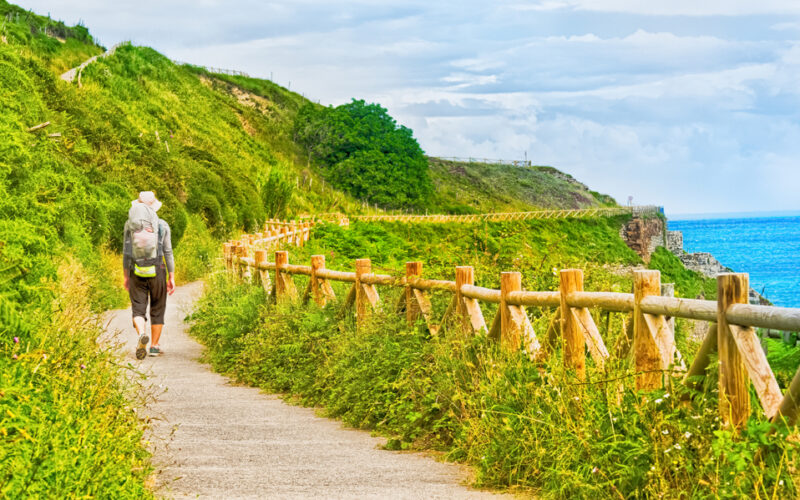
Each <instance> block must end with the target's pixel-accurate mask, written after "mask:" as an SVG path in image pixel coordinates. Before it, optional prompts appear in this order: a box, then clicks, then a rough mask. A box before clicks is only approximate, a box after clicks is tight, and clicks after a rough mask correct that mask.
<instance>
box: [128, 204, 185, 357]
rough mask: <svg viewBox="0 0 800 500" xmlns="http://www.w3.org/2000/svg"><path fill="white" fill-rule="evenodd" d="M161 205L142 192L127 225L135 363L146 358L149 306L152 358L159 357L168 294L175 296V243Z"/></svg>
mask: <svg viewBox="0 0 800 500" xmlns="http://www.w3.org/2000/svg"><path fill="white" fill-rule="evenodd" d="M159 208H161V202H160V201H158V200H157V199H156V196H155V194H153V192H152V191H142V192H141V193H139V198H138V199H136V200H133V201H132V202H131V208H130V210H129V211H128V220H127V222H125V229H124V233H123V240H122V241H123V246H122V267H123V271H124V274H125V289H126V290H128V294H129V295H130V298H131V311H132V313H133V327H134V328H135V329H136V333H137V335H138V336H139V343H138V344H137V346H136V359H144V358H145V356H147V343H148V342H149V341H150V337H148V336H147V331H146V330H145V323H146V320H145V314H146V313H147V303H148V301H149V302H150V332H151V334H152V337H153V339H152V340H153V342H152V344H151V345H150V355H151V356H159V355H160V354H161V352H162V351H161V347H160V346H159V340H160V339H161V331H162V329H163V328H164V311H165V310H166V308H167V294H169V295H172V294H173V292H175V261H174V259H173V257H172V240H171V239H170V229H169V225H168V224H167V223H166V222H165V221H164V220H163V219H159V218H158V215H156V212H158V209H159Z"/></svg>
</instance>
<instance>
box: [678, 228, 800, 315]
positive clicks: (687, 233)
mask: <svg viewBox="0 0 800 500" xmlns="http://www.w3.org/2000/svg"><path fill="white" fill-rule="evenodd" d="M668 227H669V229H671V230H672V229H674V230H678V231H681V232H683V248H684V250H686V251H687V252H709V253H711V254H713V255H714V257H716V258H717V260H718V261H720V262H721V263H722V265H724V266H727V267H729V268H731V269H733V270H734V271H736V272H742V273H749V274H750V286H751V287H752V288H754V289H755V290H756V291H758V292H760V293H762V294H763V295H764V296H765V297H767V298H768V299H769V300H770V301H772V303H774V304H775V305H778V306H783V307H800V216H791V217H760V218H759V217H752V218H729V219H725V218H720V219H696V220H669V223H668Z"/></svg>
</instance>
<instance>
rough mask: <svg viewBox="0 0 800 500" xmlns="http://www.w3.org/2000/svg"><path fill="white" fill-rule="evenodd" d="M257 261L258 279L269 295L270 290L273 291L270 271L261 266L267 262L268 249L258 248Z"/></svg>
mask: <svg viewBox="0 0 800 500" xmlns="http://www.w3.org/2000/svg"><path fill="white" fill-rule="evenodd" d="M255 261H256V276H258V281H259V282H260V283H261V286H262V287H263V288H264V291H265V292H267V295H269V294H270V292H271V291H272V283H270V279H269V272H268V271H267V270H266V269H261V266H263V265H266V264H267V251H266V250H256V254H255Z"/></svg>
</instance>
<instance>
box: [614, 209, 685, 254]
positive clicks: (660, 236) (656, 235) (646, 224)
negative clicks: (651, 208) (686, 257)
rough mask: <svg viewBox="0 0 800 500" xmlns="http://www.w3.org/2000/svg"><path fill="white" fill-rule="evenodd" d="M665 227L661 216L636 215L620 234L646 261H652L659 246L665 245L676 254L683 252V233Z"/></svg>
mask: <svg viewBox="0 0 800 500" xmlns="http://www.w3.org/2000/svg"><path fill="white" fill-rule="evenodd" d="M664 229H665V228H664V221H663V220H662V219H660V218H656V217H653V218H648V219H643V218H641V217H634V218H633V219H631V220H630V221H629V222H628V223H627V224H625V225H624V226H623V227H622V229H621V230H620V236H621V237H622V239H623V240H625V243H627V244H628V246H629V247H630V248H631V249H632V250H633V251H634V252H636V253H638V254H639V256H640V257H642V259H644V261H645V262H649V261H650V256H651V255H652V254H653V252H655V250H656V248H658V247H664V248H666V249H667V250H669V251H670V252H672V253H674V254H675V255H681V254H683V233H681V232H680V231H665V230H664Z"/></svg>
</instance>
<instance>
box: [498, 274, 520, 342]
mask: <svg viewBox="0 0 800 500" xmlns="http://www.w3.org/2000/svg"><path fill="white" fill-rule="evenodd" d="M520 290H522V274H521V273H516V272H504V273H500V311H499V313H500V345H502V346H505V347H506V348H507V349H509V350H511V351H516V350H517V349H519V346H520V340H521V336H522V331H521V328H520V325H519V324H518V322H517V321H514V319H513V318H512V311H511V309H510V307H509V305H508V303H507V302H506V300H507V297H508V294H509V292H518V291H520Z"/></svg>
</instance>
